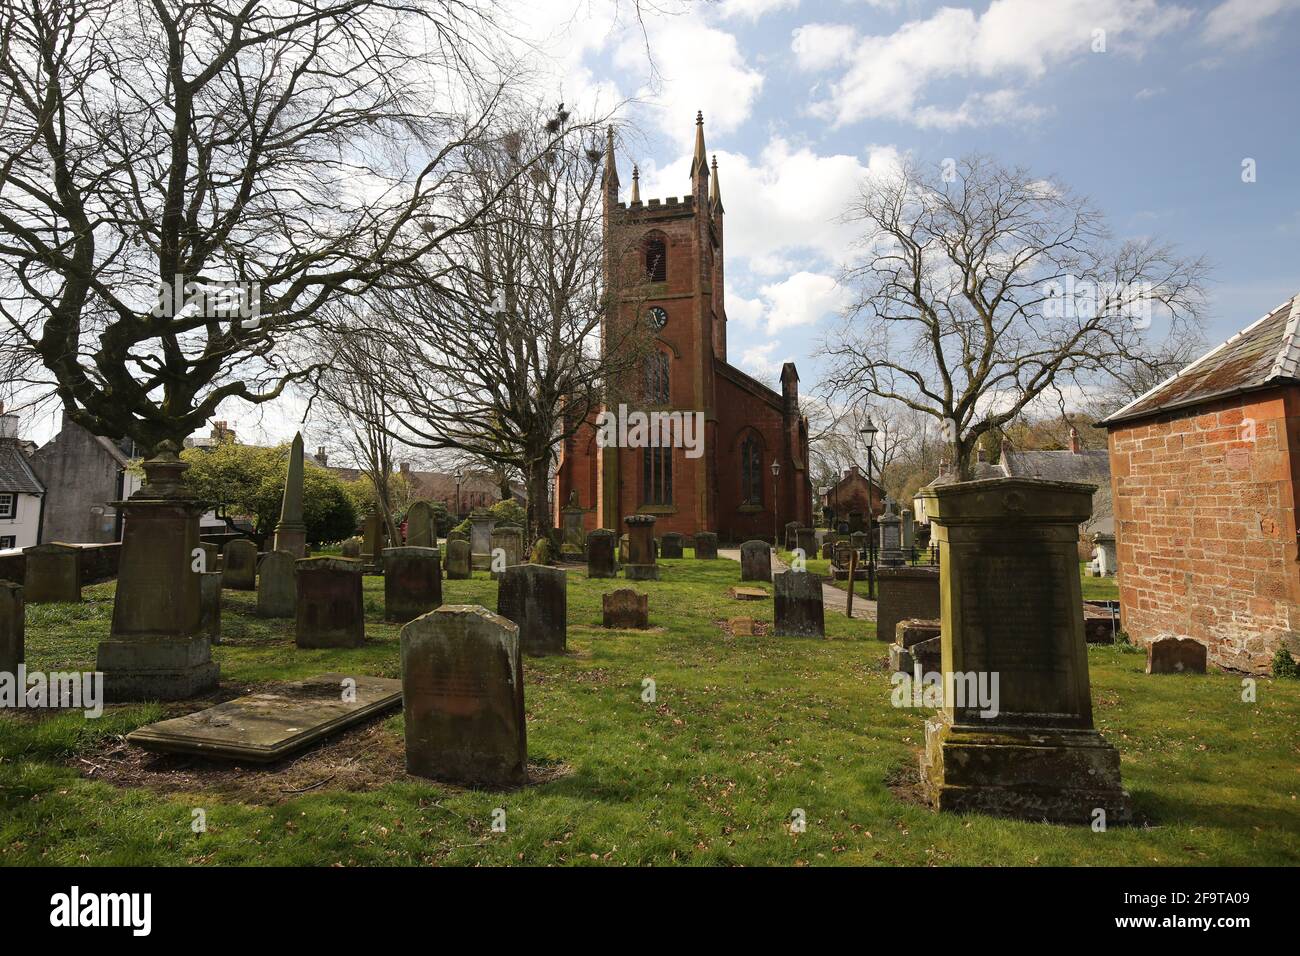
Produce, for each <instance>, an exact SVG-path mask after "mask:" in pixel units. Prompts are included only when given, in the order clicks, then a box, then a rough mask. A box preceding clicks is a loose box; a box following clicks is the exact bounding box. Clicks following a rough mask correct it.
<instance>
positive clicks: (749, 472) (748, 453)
mask: <svg viewBox="0 0 1300 956" xmlns="http://www.w3.org/2000/svg"><path fill="white" fill-rule="evenodd" d="M740 501H741V503H742V504H746V505H761V504H762V503H763V446H762V443H761V442H759V440H758V436H757V435H750V436H749V437H748V438H746V439H745V440H744V441H743V442H741V445H740Z"/></svg>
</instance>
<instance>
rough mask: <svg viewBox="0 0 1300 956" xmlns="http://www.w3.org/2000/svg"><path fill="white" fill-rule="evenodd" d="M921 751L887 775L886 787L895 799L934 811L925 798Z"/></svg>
mask: <svg viewBox="0 0 1300 956" xmlns="http://www.w3.org/2000/svg"><path fill="white" fill-rule="evenodd" d="M920 755H921V751H920V750H919V749H918V750H917V751H916V754H915V755H914V756H913V757H912V758H911V759H910V760H907V761H905V762H903V763H900V764H899V765H898V766H896V767H894V768H893V769H892V770H890V771H889V773H887V774H886V775H885V786H886V787H888V788H889V792H890V793H892V794H893V795H894V796H895V798H897V799H898V800H901V801H902V802H903V803H910V804H912V805H913V806H917V807H925V808H926V809H927V810H932V809H934V808H933V807H932V806H931V805H930V801H928V800H927V799H926V798H925V787H924V785H923V784H922V783H921V764H920V759H919V758H920Z"/></svg>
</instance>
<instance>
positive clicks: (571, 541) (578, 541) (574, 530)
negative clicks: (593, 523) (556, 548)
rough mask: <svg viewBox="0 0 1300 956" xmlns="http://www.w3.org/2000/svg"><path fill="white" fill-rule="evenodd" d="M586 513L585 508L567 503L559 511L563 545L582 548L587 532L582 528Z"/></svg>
mask: <svg viewBox="0 0 1300 956" xmlns="http://www.w3.org/2000/svg"><path fill="white" fill-rule="evenodd" d="M586 514H587V512H586V510H585V509H583V508H579V507H578V506H577V505H568V506H566V507H565V508H563V509H562V510H561V511H560V533H561V536H562V542H561V543H562V544H563V545H565V546H568V547H571V548H576V549H577V550H579V551H581V550H582V548H583V545H584V544H586V538H587V532H586V530H585V529H584V528H583V521H584V519H585V517H586Z"/></svg>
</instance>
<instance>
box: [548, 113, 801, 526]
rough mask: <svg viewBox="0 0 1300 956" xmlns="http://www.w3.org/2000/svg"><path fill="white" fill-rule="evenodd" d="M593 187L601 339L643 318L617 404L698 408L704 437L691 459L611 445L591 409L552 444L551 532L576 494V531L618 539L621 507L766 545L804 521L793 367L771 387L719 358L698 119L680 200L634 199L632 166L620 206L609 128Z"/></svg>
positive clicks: (714, 251) (714, 176)
mask: <svg viewBox="0 0 1300 956" xmlns="http://www.w3.org/2000/svg"><path fill="white" fill-rule="evenodd" d="M603 188H604V203H603V205H604V235H605V247H606V266H605V275H606V283H607V285H608V287H609V290H610V300H611V302H612V305H611V306H610V308H609V309H608V311H607V314H606V317H605V323H606V326H607V328H606V329H605V330H604V331H605V333H606V334H605V335H604V340H605V342H606V347H608V343H610V341H611V340H619V337H617V336H611V335H610V334H609V329H608V324H609V323H611V322H618V323H629V322H638V321H640V322H644V323H646V328H647V329H648V330H649V333H650V335H651V337H652V342H651V347H650V348H649V350H648V354H647V355H646V357H645V359H644V361H643V362H642V363H641V367H640V371H639V376H640V377H642V378H643V379H644V381H642V382H640V383H638V384H639V386H640V387H639V388H635V389H627V390H626V391H627V393H628V394H634V395H636V396H637V400H635V401H628V402H627V403H626V407H627V408H628V409H633V410H639V411H642V412H646V413H650V412H655V411H658V412H681V413H683V415H690V414H692V413H696V412H698V413H700V415H699V419H698V420H700V421H702V423H703V445H702V449H695V450H694V453H693V454H688V451H691V450H690V449H686V448H683V447H626V446H618V445H614V444H610V443H609V442H607V441H601V440H598V429H597V427H596V422H597V417H596V416H594V415H593V417H592V418H591V419H589V420H588V421H587V422H585V423H584V425H583V426H582V427H581V428H580V429H579V430H578V431H577V432H576V433H575V434H574V435H573V437H571V438H570V439H568V440H567V441H566V442H565V443H564V446H563V448H562V450H561V454H560V462H559V469H558V473H557V478H556V487H555V490H556V494H555V502H556V504H555V508H556V524H557V526H559V525H560V515H559V511H560V510H561V509H562V508H564V507H566V506H570V505H571V504H573V503H575V502H576V504H577V505H578V506H580V507H582V508H583V509H584V510H585V515H584V520H583V524H584V527H585V528H586V530H587V531H592V530H594V529H596V528H610V529H613V530H616V531H618V532H619V533H622V531H623V530H624V527H623V519H624V518H625V517H626V516H628V515H632V514H651V515H654V516H656V518H658V521H657V522H656V524H655V534H656V535H663V534H664V533H666V532H672V531H676V532H680V533H682V534H686V535H691V534H694V533H695V532H697V531H716V532H717V533H718V535H719V537H720V538H721V539H722V540H723V541H746V540H749V539H751V538H766V539H769V540H770V539H771V538H772V536H773V535H774V533H775V529H777V528H778V527H780V526H783V525H785V524H786V523H788V522H791V521H798V522H799V523H800V524H801V525H809V524H811V523H812V481H811V476H810V475H809V461H808V420H807V419H806V418H805V417H804V416H803V415H802V414H801V413H800V410H799V373H798V372H797V371H796V370H795V367H794V364H793V363H790V362H787V363H786V364H785V365H784V366H783V367H782V369H781V381H780V386H781V391H780V392H776V391H774V390H773V389H771V388H769V387H768V386H766V385H764V384H763V383H761V382H759V381H757V380H756V379H754V378H752V377H750V376H749V375H746V374H745V373H744V372H742V371H741V370H740V369H738V368H736V367H735V366H733V365H730V364H728V362H727V313H726V307H725V303H724V299H725V297H724V291H723V290H724V284H723V250H724V244H723V206H722V191H721V188H720V186H719V183H718V166H717V157H716V156H715V157H714V159H713V165H712V168H710V166H709V163H708V160H707V158H706V152H705V148H704V118H703V116H702V115H699V114H697V115H696V118H695V153H694V158H693V159H692V161H691V170H690V193H689V194H688V195H685V196H682V197H680V198H678V197H675V196H674V197H669V198H667V199H664V200H660V199H650V200H649V201H646V202H643V201H642V200H641V195H640V184H639V182H638V173H637V170H636V168H635V167H633V170H632V189H631V195H630V196H629V199H628V201H627V202H626V203H624V202H620V201H619V178H618V169H617V166H616V161H615V155H614V138H613V131H612V130H611V131H610V134H609V138H608V141H607V143H606V148H605V169H604V182H603ZM749 225H750V228H756V227H757V224H749ZM626 327H627V326H623V328H626ZM607 411H609V412H610V413H611V414H613V413H614V412H615V410H614V409H607ZM700 451H702V454H701V453H700Z"/></svg>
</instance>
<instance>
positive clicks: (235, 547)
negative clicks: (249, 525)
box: [221, 538, 257, 591]
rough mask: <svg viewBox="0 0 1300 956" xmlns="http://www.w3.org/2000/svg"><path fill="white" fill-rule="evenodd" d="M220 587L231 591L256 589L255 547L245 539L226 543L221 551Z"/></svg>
mask: <svg viewBox="0 0 1300 956" xmlns="http://www.w3.org/2000/svg"><path fill="white" fill-rule="evenodd" d="M221 575H222V577H221V586H222V587H223V588H230V589H231V590H232V591H252V590H253V589H254V588H256V587H257V545H255V544H253V542H251V541H249V540H248V539H247V538H236V539H235V540H234V541H227V542H226V546H225V547H224V548H222V549H221Z"/></svg>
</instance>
